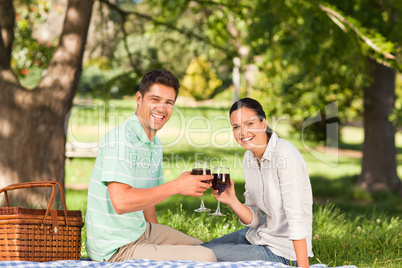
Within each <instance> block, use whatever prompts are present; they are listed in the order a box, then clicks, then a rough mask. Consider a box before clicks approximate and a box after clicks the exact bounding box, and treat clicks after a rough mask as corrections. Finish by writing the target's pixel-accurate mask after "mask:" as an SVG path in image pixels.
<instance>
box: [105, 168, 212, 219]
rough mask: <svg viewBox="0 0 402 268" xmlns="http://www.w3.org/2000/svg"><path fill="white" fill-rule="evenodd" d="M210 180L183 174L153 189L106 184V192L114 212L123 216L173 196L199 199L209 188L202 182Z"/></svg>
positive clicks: (206, 176) (200, 176) (208, 177)
mask: <svg viewBox="0 0 402 268" xmlns="http://www.w3.org/2000/svg"><path fill="white" fill-rule="evenodd" d="M210 179H212V176H211V175H197V176H195V175H191V172H184V173H183V174H181V175H180V176H179V177H178V178H177V179H175V180H173V181H170V182H167V183H164V184H162V185H159V186H156V187H153V188H147V189H137V188H133V187H131V186H130V185H128V184H124V183H119V182H108V190H109V195H110V199H111V201H112V204H113V208H114V210H115V211H116V213H117V214H124V213H128V212H134V211H139V210H146V209H147V208H149V207H151V206H155V205H156V204H159V203H160V202H162V201H164V200H165V199H167V198H168V197H170V196H172V195H175V194H180V195H188V196H197V197H200V196H201V195H202V194H203V192H204V191H205V190H206V189H208V188H209V187H210V185H209V184H208V183H204V182H202V180H210Z"/></svg>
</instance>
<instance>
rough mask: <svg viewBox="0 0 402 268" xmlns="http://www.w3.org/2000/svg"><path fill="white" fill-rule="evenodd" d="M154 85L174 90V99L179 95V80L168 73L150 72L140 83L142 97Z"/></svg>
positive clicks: (162, 71)
mask: <svg viewBox="0 0 402 268" xmlns="http://www.w3.org/2000/svg"><path fill="white" fill-rule="evenodd" d="M154 84H161V85H164V86H167V87H172V88H174V91H175V92H176V98H177V95H178V94H179V88H180V84H179V80H177V78H176V77H175V76H174V75H173V74H172V73H171V72H169V71H165V70H152V71H150V72H148V73H146V74H145V75H144V77H143V78H142V80H141V83H140V89H139V91H140V93H141V94H142V95H143V96H144V95H145V93H147V92H148V91H149V89H150V87H151V86H152V85H154Z"/></svg>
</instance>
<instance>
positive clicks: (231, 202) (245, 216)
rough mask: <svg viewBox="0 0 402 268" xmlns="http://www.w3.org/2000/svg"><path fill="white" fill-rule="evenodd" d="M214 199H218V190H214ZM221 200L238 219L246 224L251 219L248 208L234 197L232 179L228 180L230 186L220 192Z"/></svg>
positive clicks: (251, 215)
mask: <svg viewBox="0 0 402 268" xmlns="http://www.w3.org/2000/svg"><path fill="white" fill-rule="evenodd" d="M214 196H215V199H218V197H219V194H218V191H214ZM221 202H222V203H225V204H227V205H228V206H229V207H230V208H231V209H232V210H233V212H234V213H235V214H236V215H237V217H239V219H240V221H241V222H242V223H244V224H246V225H248V224H250V223H251V222H252V221H253V214H252V213H251V211H250V209H249V208H248V207H246V206H245V205H243V204H242V203H241V202H240V201H239V199H237V197H236V193H235V189H234V181H233V180H232V179H231V180H230V186H229V188H227V189H226V190H225V191H224V192H223V193H222V194H221Z"/></svg>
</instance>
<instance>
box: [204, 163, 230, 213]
mask: <svg viewBox="0 0 402 268" xmlns="http://www.w3.org/2000/svg"><path fill="white" fill-rule="evenodd" d="M212 175H213V179H212V188H213V189H214V190H218V194H219V197H218V207H217V208H216V211H215V212H214V213H211V214H209V215H213V216H226V215H225V214H222V213H221V210H220V204H221V194H222V193H223V192H224V191H225V190H226V189H227V188H228V187H229V185H230V174H229V167H214V168H213V171H212Z"/></svg>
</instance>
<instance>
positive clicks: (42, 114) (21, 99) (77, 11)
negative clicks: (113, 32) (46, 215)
mask: <svg viewBox="0 0 402 268" xmlns="http://www.w3.org/2000/svg"><path fill="white" fill-rule="evenodd" d="M92 6H93V0H85V1H81V0H69V1H68V6H67V10H66V15H65V20H64V25H63V30H62V33H61V35H60V40H59V44H58V47H57V49H56V50H55V53H54V54H53V57H52V59H51V61H50V64H49V67H48V68H47V70H46V73H45V74H44V75H43V77H42V79H41V81H40V82H39V84H38V85H37V86H36V87H35V88H34V89H33V90H28V89H26V88H24V87H22V86H21V85H20V83H19V81H18V79H17V77H16V76H15V74H14V73H13V71H12V70H11V66H10V61H11V53H12V48H13V38H14V33H13V31H14V24H15V12H14V6H13V2H12V1H9V0H0V30H1V31H0V102H1V105H0V125H1V128H0V148H1V150H0V187H4V186H6V185H9V184H12V183H18V182H25V181H42V180H56V181H59V182H61V183H63V184H64V163H65V143H66V134H65V122H66V118H67V114H68V112H69V110H70V109H71V107H72V101H73V97H74V94H75V92H76V89H77V85H78V82H79V79H80V75H81V69H82V58H83V53H84V48H85V42H86V38H87V32H88V27H89V21H90V17H91V11H92ZM38 197H40V196H39V195H37V194H36V191H33V190H32V191H28V192H27V194H26V195H19V196H18V202H19V203H26V202H28V203H30V204H35V205H37V204H38V201H43V200H46V199H47V198H46V197H40V199H41V200H37V199H38ZM10 199H11V198H10ZM14 200H16V199H14Z"/></svg>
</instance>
